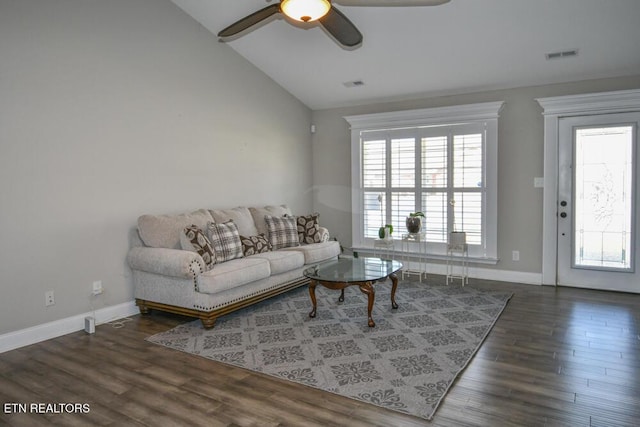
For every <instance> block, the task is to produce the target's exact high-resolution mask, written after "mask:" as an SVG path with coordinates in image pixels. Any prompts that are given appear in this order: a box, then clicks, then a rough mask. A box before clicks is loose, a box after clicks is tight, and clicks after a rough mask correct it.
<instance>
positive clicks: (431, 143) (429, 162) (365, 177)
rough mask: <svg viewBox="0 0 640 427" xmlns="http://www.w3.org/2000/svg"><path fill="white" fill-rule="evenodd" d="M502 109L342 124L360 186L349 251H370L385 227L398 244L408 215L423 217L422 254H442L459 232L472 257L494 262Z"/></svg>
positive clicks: (481, 107)
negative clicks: (424, 244)
mask: <svg viewBox="0 0 640 427" xmlns="http://www.w3.org/2000/svg"><path fill="white" fill-rule="evenodd" d="M502 104H503V103H502V102H495V103H484V104H471V105H468V106H460V107H443V108H434V109H424V110H410V111H406V112H397V113H381V114H370V115H364V116H351V117H346V119H347V121H349V123H350V124H351V125H352V147H353V150H354V151H352V162H353V163H352V165H353V174H352V178H353V180H354V182H357V183H358V184H357V186H356V187H354V193H353V194H354V197H355V198H354V199H353V200H352V205H353V208H354V212H356V213H358V214H356V215H354V222H353V234H354V235H353V244H354V247H359V246H362V247H369V246H370V245H371V241H370V240H369V241H368V242H367V240H368V239H374V238H378V229H379V228H380V227H381V226H384V225H385V224H392V225H393V228H394V234H393V236H394V237H395V238H397V239H399V238H400V237H401V235H402V234H403V233H406V232H407V230H406V217H407V216H408V215H409V213H411V212H416V211H422V212H424V213H425V216H426V219H424V220H423V229H422V231H424V232H426V236H427V243H428V245H427V246H428V249H427V250H428V252H432V253H437V254H443V253H445V252H446V243H447V241H448V235H449V233H450V232H451V231H454V230H455V231H465V232H466V233H467V242H468V243H469V245H470V248H469V249H470V254H471V255H472V256H475V257H478V258H486V259H488V260H490V262H495V260H496V259H497V223H496V219H495V218H496V216H497V215H496V212H497V172H496V170H497V169H496V165H497V143H498V141H497V123H498V120H497V117H498V113H499V111H500V109H501V108H502ZM483 115H485V116H486V118H485V119H482V118H481V117H482V116H483ZM404 116H406V117H404ZM420 117H424V124H420V120H422V119H420ZM463 117H473V119H460V118H463ZM457 118H458V119H460V121H456V119H457ZM405 123H406V125H404V126H403V124H405ZM441 123H443V124H441Z"/></svg>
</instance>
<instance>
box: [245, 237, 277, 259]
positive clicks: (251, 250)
mask: <svg viewBox="0 0 640 427" xmlns="http://www.w3.org/2000/svg"><path fill="white" fill-rule="evenodd" d="M240 242H241V243H242V253H243V254H244V256H249V255H255V254H261V253H263V252H269V251H270V250H271V248H272V246H271V243H270V242H269V241H268V240H267V238H266V236H265V235H264V234H258V235H257V236H249V237H245V236H240Z"/></svg>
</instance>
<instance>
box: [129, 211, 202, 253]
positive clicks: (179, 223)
mask: <svg viewBox="0 0 640 427" xmlns="http://www.w3.org/2000/svg"><path fill="white" fill-rule="evenodd" d="M209 221H213V217H212V216H211V214H210V213H209V211H207V210H206V209H200V210H197V211H194V212H191V213H185V214H181V215H142V216H140V217H139V218H138V233H139V234H140V238H141V239H142V241H143V242H144V244H145V245H147V246H150V247H152V248H167V249H180V235H181V234H182V230H184V228H185V227H188V226H189V225H192V224H194V225H196V226H198V227H200V228H202V229H203V230H204V229H205V228H206V227H207V223H208V222H209Z"/></svg>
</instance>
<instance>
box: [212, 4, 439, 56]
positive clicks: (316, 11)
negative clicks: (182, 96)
mask: <svg viewBox="0 0 640 427" xmlns="http://www.w3.org/2000/svg"><path fill="white" fill-rule="evenodd" d="M449 1H450V0H335V3H340V4H341V5H345V6H435V5H439V4H443V3H448V2H449ZM276 14H283V15H285V16H287V17H289V18H291V19H293V20H295V21H298V22H302V23H309V22H314V21H318V22H319V23H320V25H321V26H322V27H323V28H324V29H325V30H326V31H327V32H328V33H329V34H331V35H332V36H333V38H335V39H336V41H337V42H338V43H340V44H341V45H343V46H344V47H354V46H357V45H359V44H360V43H362V34H361V33H360V31H359V30H358V29H357V28H356V26H355V25H353V23H352V22H351V21H350V20H349V19H348V18H347V17H346V16H345V15H344V14H343V13H342V12H340V11H339V10H338V9H336V7H335V6H333V4H332V2H331V0H280V1H279V2H278V3H274V4H272V5H269V6H267V7H265V8H263V9H260V10H258V11H257V12H254V13H252V14H251V15H248V16H245V17H244V18H242V19H240V20H239V21H237V22H234V23H233V24H231V25H229V26H228V27H227V28H225V29H224V30H222V31H220V32H219V33H218V37H220V38H222V39H225V38H229V37H233V36H236V35H238V34H239V33H241V32H243V31H245V30H247V29H249V28H251V27H253V26H254V25H256V24H258V23H260V22H262V21H264V20H266V19H267V18H270V17H271V16H273V15H276Z"/></svg>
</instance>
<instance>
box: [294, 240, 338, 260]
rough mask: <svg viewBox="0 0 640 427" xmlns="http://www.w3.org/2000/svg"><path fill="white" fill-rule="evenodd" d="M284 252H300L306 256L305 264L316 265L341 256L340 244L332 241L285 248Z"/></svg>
mask: <svg viewBox="0 0 640 427" xmlns="http://www.w3.org/2000/svg"><path fill="white" fill-rule="evenodd" d="M282 251H299V252H301V253H302V254H304V263H305V264H314V263H316V262H322V261H326V260H328V259H331V258H333V257H337V256H338V255H340V243H338V242H336V241H335V240H330V241H328V242H322V243H313V244H311V245H301V246H296V247H291V248H284V249H282Z"/></svg>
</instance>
